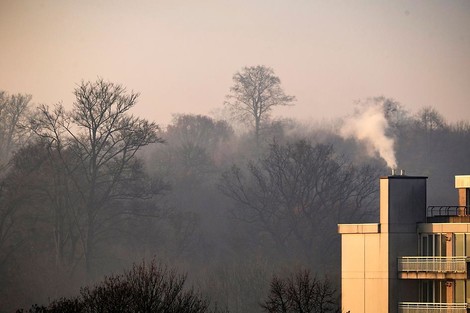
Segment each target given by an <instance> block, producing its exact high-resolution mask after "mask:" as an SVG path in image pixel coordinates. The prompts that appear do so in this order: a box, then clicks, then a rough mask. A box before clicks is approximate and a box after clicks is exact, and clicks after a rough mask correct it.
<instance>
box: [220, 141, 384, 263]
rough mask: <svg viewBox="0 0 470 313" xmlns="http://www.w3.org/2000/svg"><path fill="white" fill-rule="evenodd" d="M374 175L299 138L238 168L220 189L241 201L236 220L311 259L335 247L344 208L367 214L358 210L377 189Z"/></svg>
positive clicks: (326, 147) (226, 176) (237, 204)
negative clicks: (320, 252)
mask: <svg viewBox="0 0 470 313" xmlns="http://www.w3.org/2000/svg"><path fill="white" fill-rule="evenodd" d="M374 175H376V173H375V171H374V169H373V168H371V167H369V166H363V167H360V168H356V167H354V166H353V165H352V164H350V163H347V162H345V161H343V160H342V159H341V158H339V157H337V156H336V155H335V152H334V150H333V147H332V146H330V145H324V144H317V145H314V146H312V145H311V144H309V143H307V142H305V141H298V142H295V143H294V144H287V145H284V146H281V145H277V144H273V145H272V146H271V148H270V151H269V154H268V155H267V156H266V157H265V158H261V159H260V160H258V161H257V162H252V163H250V164H249V165H248V166H247V168H246V169H240V168H238V167H233V168H232V169H231V170H230V171H228V172H226V173H225V174H224V175H223V177H222V181H221V185H220V188H221V191H222V192H223V193H224V194H225V195H226V196H228V197H229V198H231V199H233V200H234V201H235V207H234V210H233V211H232V212H233V214H234V216H235V217H236V218H239V219H241V220H243V221H246V222H248V223H250V224H252V225H253V226H254V227H255V228H257V229H259V230H260V231H263V232H266V233H268V234H270V236H271V237H272V239H273V240H274V241H275V243H276V246H277V247H278V248H279V249H280V251H284V252H285V251H289V250H291V249H295V248H298V249H299V250H300V251H301V252H302V253H304V255H305V256H306V257H307V259H309V260H311V259H312V258H313V257H314V256H315V250H318V249H324V250H322V251H323V255H325V254H326V253H325V252H327V251H328V250H327V249H328V248H329V247H331V240H334V236H331V232H332V229H333V231H336V223H338V222H339V221H338V213H339V210H342V211H341V212H342V213H341V214H342V215H348V216H350V217H351V215H352V214H354V213H358V212H364V210H358V209H359V208H362V207H363V206H364V205H367V203H368V201H369V200H371V199H372V198H373V195H374V194H375V193H376V191H377V188H376V186H375V185H374V184H373V179H372V178H371V177H373V176H374ZM346 210H347V212H348V213H349V214H346ZM319 234H322V236H318V235H319ZM319 237H321V239H319ZM319 245H321V247H319ZM315 248H316V249H315Z"/></svg>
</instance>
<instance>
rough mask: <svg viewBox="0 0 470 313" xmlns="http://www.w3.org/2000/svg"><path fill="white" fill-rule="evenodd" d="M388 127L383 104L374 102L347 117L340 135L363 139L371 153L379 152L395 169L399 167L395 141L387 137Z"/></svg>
mask: <svg viewBox="0 0 470 313" xmlns="http://www.w3.org/2000/svg"><path fill="white" fill-rule="evenodd" d="M388 127H389V125H388V121H387V119H386V118H385V114H384V109H383V106H382V104H381V103H373V104H370V105H367V106H364V107H362V108H361V109H360V110H359V111H357V112H356V113H355V114H354V115H353V116H351V117H348V118H346V119H345V120H344V125H343V126H342V127H341V129H340V135H341V136H342V137H343V138H356V139H358V140H360V141H362V142H363V143H364V144H365V146H366V147H367V152H368V153H369V155H374V154H377V153H378V154H379V155H380V156H381V157H382V158H383V159H384V160H385V162H387V165H388V166H389V167H390V168H392V169H395V168H396V167H397V160H396V157H395V151H394V147H393V146H394V143H395V141H394V139H393V138H390V137H387V135H386V131H387V129H388Z"/></svg>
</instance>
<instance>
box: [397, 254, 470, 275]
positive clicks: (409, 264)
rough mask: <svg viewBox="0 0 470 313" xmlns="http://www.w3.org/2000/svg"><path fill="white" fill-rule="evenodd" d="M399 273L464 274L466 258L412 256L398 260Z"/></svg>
mask: <svg viewBox="0 0 470 313" xmlns="http://www.w3.org/2000/svg"><path fill="white" fill-rule="evenodd" d="M398 271H400V272H440V273H449V272H450V273H465V272H466V271H467V258H466V257H464V256H463V257H459V256H458V257H445V256H443V257H438V256H432V257H431V256H429V257H428V256H413V257H406V256H405V257H401V258H398Z"/></svg>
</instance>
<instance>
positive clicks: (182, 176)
mask: <svg viewBox="0 0 470 313" xmlns="http://www.w3.org/2000/svg"><path fill="white" fill-rule="evenodd" d="M76 86H77V87H76V89H75V90H74V91H73V93H74V97H75V101H74V103H73V104H67V106H64V105H62V104H55V105H50V104H36V103H34V100H33V95H29V94H10V93H9V92H8V91H6V90H5V91H0V312H12V311H13V312H14V311H15V310H17V309H25V310H29V309H30V308H31V307H32V306H33V305H38V306H45V307H47V306H48V305H50V304H51V303H54V301H56V300H57V299H61V298H62V299H64V297H65V298H67V297H76V296H78V295H80V294H81V295H82V297H83V299H88V298H91V297H92V296H96V294H98V293H99V292H98V291H99V290H98V289H99V288H98V289H93V287H85V286H99V285H97V284H99V282H103V280H104V282H105V283H103V284H104V285H103V286H107V287H109V286H115V285H117V284H118V283H120V282H122V280H126V279H127V280H132V279H133V277H134V276H132V275H141V276H139V277H146V276H145V275H147V274H146V273H150V274H149V275H154V274H155V275H162V277H166V279H169V280H170V281H173V282H175V285H176V286H177V287H178V288H180V289H181V290H183V289H184V290H186V291H185V292H187V294H184V295H183V296H184V297H186V298H184V297H183V298H184V299H186V300H184V299H183V300H184V301H187V302H184V301H183V300H181V301H182V302H184V303H189V304H188V306H190V307H194V310H192V311H191V310H188V311H187V312H205V310H206V309H207V310H212V311H227V312H233V313H242V312H263V311H266V312H292V310H293V311H295V309H292V310H290V309H285V308H284V309H283V308H279V307H278V305H277V300H278V299H280V298H282V295H297V293H296V292H297V291H299V290H296V286H297V285H296V283H299V286H300V285H302V284H301V283H302V282H305V285H308V284H312V286H315V290H316V291H315V292H316V294H317V295H318V294H321V295H323V296H324V298H322V299H324V300H322V301H324V302H325V304H326V307H323V308H322V309H321V310H320V309H318V310H317V309H312V311H311V312H336V311H337V310H340V304H339V297H340V251H341V248H340V236H339V235H338V234H337V224H338V223H354V222H362V223H364V222H373V221H376V220H377V219H378V202H379V201H378V187H379V186H378V183H379V177H380V176H384V175H390V173H391V168H397V169H403V170H405V173H406V174H408V175H420V176H421V175H422V176H428V177H429V179H428V203H429V204H433V205H448V204H449V205H451V204H455V201H456V199H457V197H456V191H455V190H453V189H452V188H451V187H452V186H453V177H454V175H458V174H470V162H469V160H470V145H469V142H470V123H469V122H468V121H459V122H448V121H446V118H445V116H443V115H442V114H441V113H440V112H438V111H437V110H436V109H434V108H433V107H432V106H427V107H423V108H421V109H419V110H417V111H416V112H411V111H410V108H409V107H407V106H406V105H405V104H401V103H400V102H399V101H398V100H395V99H393V98H389V97H385V96H381V95H378V96H376V95H371V97H370V98H368V99H359V100H358V101H357V103H356V104H355V105H354V108H355V109H354V110H351V112H345V114H344V116H340V117H338V118H337V119H336V120H332V121H328V122H325V121H311V122H309V123H306V122H300V121H296V120H292V119H285V118H279V117H276V118H275V117H273V116H274V115H273V112H275V110H276V107H278V106H291V105H295V103H296V101H297V100H296V98H295V96H294V95H289V94H288V93H287V91H284V89H283V87H282V85H281V80H280V78H279V77H277V76H276V74H275V73H274V71H273V70H272V69H271V68H269V67H265V66H253V67H244V68H242V69H241V70H240V71H239V72H237V73H235V74H234V76H233V85H232V87H231V89H230V90H227V97H226V101H225V102H224V103H221V104H220V107H221V109H222V110H221V112H223V114H219V115H218V116H205V115H195V114H184V113H182V114H175V115H174V118H173V121H172V122H171V123H170V124H169V125H165V126H162V125H157V124H156V123H155V122H154V121H152V117H148V119H144V118H141V117H137V116H134V115H132V114H131V112H132V108H133V107H134V106H139V105H141V104H140V103H139V94H138V93H135V92H131V91H128V90H127V89H126V87H125V86H122V85H120V84H118V83H115V82H110V81H106V80H104V79H101V78H98V79H97V80H96V81H82V82H81V83H77V85H76ZM351 107H353V104H352V105H351ZM154 118H155V119H156V118H157V117H154ZM371 128H372V129H371ZM139 264H140V265H139ZM147 270H148V271H149V272H146V271H147ZM121 273H125V274H122V275H121ZM113 275H114V276H113ZM119 275H121V276H119ZM105 277H106V278H105ZM159 277H160V276H159ZM127 280H126V281H127ZM183 283H184V284H185V286H188V287H184V288H183ZM317 287H318V288H317ZM87 288H88V289H87ZM90 288H91V289H90ZM103 288H104V289H103V290H105V289H106V288H105V287H103ZM185 288H186V289H185ZM178 290H179V289H178ZM299 294H302V291H301V290H300V291H299ZM87 297H88V298H87ZM198 297H201V298H198ZM279 297H280V298H279ZM76 299H77V298H76ZM80 299H81V298H80ZM188 299H189V300H188ZM294 300H295V299H294ZM294 300H292V301H293V302H292V304H291V305H293V306H294V305H295V303H296V302H295V301H294ZM71 301H72V300H71ZM76 301H79V300H76ZM80 301H81V300H80ZM191 301H193V302H191ZM198 301H199V302H198ZM289 301H290V300H289ZM289 301H287V302H286V303H288V304H289ZM318 301H320V300H318ZM77 303H78V302H77ZM289 305H290V304H289ZM316 305H318V303H316V304H315V305H314V306H316ZM338 308H339V309H338ZM31 310H33V309H31ZM112 311H113V310H110V312H112ZM157 311H158V310H157ZM170 311H171V310H169V311H168V312H170ZM180 311H181V312H183V310H180ZM38 312H39V311H38ZM87 312H88V311H87ZM90 312H91V311H90ZM162 312H163V311H162Z"/></svg>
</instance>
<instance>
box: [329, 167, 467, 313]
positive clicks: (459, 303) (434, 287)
mask: <svg viewBox="0 0 470 313" xmlns="http://www.w3.org/2000/svg"><path fill="white" fill-rule="evenodd" d="M426 181H427V177H421V176H404V175H392V176H386V177H381V178H380V219H379V223H367V224H339V225H338V231H339V233H340V234H341V294H342V308H343V311H344V312H350V313H380V312H383V313H395V312H400V313H408V312H410V313H411V312H413V313H421V312H433V313H440V312H446V313H464V312H467V306H468V305H467V303H469V302H470V280H468V279H467V278H468V268H467V264H468V262H467V260H468V259H469V258H470V175H469V176H456V177H455V187H456V188H457V189H458V203H457V204H456V205H445V206H442V205H441V206H427V203H426V192H427V191H426ZM456 202H457V201H456Z"/></svg>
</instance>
